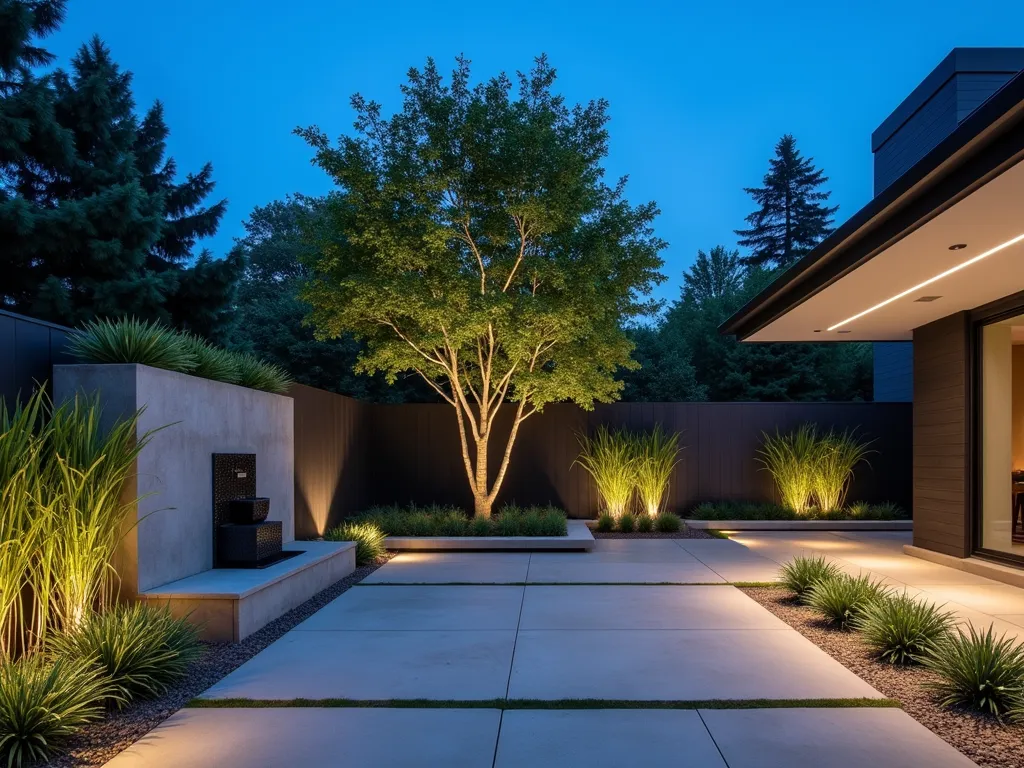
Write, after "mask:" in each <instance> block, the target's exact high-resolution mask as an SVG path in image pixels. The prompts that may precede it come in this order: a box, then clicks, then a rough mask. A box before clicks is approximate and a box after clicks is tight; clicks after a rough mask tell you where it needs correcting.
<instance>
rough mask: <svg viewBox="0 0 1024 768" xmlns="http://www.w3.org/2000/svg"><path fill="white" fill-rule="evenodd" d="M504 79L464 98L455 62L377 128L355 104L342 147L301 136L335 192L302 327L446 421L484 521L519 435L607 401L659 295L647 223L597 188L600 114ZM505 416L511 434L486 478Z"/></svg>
mask: <svg viewBox="0 0 1024 768" xmlns="http://www.w3.org/2000/svg"><path fill="white" fill-rule="evenodd" d="M517 79H518V87H517V88H514V87H513V83H512V81H511V79H510V78H507V77H506V76H505V75H499V76H498V77H495V78H493V79H491V80H489V81H487V82H486V83H482V84H479V85H476V86H471V85H470V71H469V62H468V61H466V60H464V59H459V60H458V62H457V66H456V68H455V71H454V72H453V74H452V77H451V80H450V82H449V83H447V84H446V83H445V82H444V79H443V78H442V77H441V75H440V74H439V72H438V70H437V68H436V66H435V64H434V63H433V61H429V60H428V62H427V65H426V67H425V68H424V69H423V70H422V71H420V70H417V69H412V70H410V71H409V75H408V82H407V84H405V85H404V86H403V87H402V93H403V94H404V101H403V104H402V109H401V110H400V111H399V112H398V113H396V114H395V115H393V116H392V117H390V118H385V117H384V116H382V114H381V108H380V105H378V104H377V103H375V102H372V101H366V100H364V99H363V98H362V97H361V96H359V95H356V96H355V97H353V99H352V105H353V108H354V109H355V112H356V114H357V119H356V122H355V128H356V133H355V135H354V136H343V137H342V138H341V139H340V140H339V143H338V145H337V146H332V144H331V143H330V142H329V140H328V138H327V137H326V136H325V135H324V133H323V132H322V131H320V130H319V129H318V128H316V127H312V128H307V129H301V130H299V131H298V133H299V134H300V135H302V136H303V137H304V138H305V139H306V140H307V141H308V142H309V143H310V145H311V146H312V147H313V148H314V150H315V153H316V155H315V162H316V164H318V165H319V166H320V167H321V168H323V170H325V171H326V172H327V173H328V174H329V175H330V176H331V177H332V178H333V179H334V181H335V183H336V184H337V187H338V189H337V190H336V191H335V192H333V193H332V194H331V195H329V196H328V198H327V201H326V203H325V206H326V222H325V225H324V226H323V227H322V231H321V232H320V236H321V242H320V248H319V253H318V256H317V257H316V258H315V260H314V263H313V265H312V266H313V275H314V276H313V278H312V280H311V281H310V282H309V284H308V287H307V288H306V290H305V292H304V296H303V298H304V299H305V300H306V301H307V302H308V303H309V304H310V305H311V306H312V307H313V310H312V313H311V315H310V318H311V321H312V323H313V324H314V326H315V327H316V329H317V332H318V334H319V336H320V337H322V338H333V337H337V336H340V335H342V334H344V333H346V332H349V333H352V334H354V335H355V336H356V337H357V338H359V339H361V340H362V341H363V342H364V343H365V345H366V346H365V350H364V351H363V352H362V353H361V354H360V356H359V359H358V363H357V366H356V367H357V370H359V371H360V372H363V373H370V374H372V373H375V372H378V371H380V372H383V373H384V374H385V375H386V376H387V377H388V379H389V380H390V381H394V380H395V379H396V377H397V376H398V375H399V374H401V373H402V372H405V371H414V372H415V373H417V374H419V375H420V376H421V377H422V378H423V380H424V381H426V382H427V384H429V386H431V387H432V388H433V389H434V390H435V391H436V392H437V393H438V395H439V396H440V397H442V398H443V399H444V400H445V402H447V403H448V404H450V405H451V406H452V407H453V409H454V411H455V417H456V420H457V423H458V429H459V435H460V438H461V446H462V458H463V462H464V466H465V471H466V476H467V478H468V480H469V484H470V487H471V489H472V492H473V497H474V501H475V512H476V514H477V515H478V516H483V517H487V516H489V515H490V513H491V508H492V506H493V504H494V501H495V498H496V497H497V495H498V493H499V491H500V489H501V485H502V481H503V479H504V477H505V473H506V470H507V469H508V465H509V459H510V456H511V452H512V447H513V444H514V443H515V439H516V435H517V434H518V432H519V428H520V426H521V424H522V423H523V421H524V420H526V419H528V418H529V417H530V416H532V415H533V414H535V413H537V412H539V411H540V410H541V409H543V407H544V405H545V404H546V403H551V402H555V401H563V400H570V401H573V402H575V403H578V404H579V405H580V406H582V407H584V408H588V409H589V408H592V407H593V403H594V402H595V401H600V402H608V401H611V400H614V399H616V398H617V397H618V394H619V391H620V389H621V388H622V383H621V382H619V381H617V380H616V379H615V376H614V374H615V371H616V370H617V369H618V368H632V367H635V365H636V364H635V363H634V362H633V361H632V360H631V359H630V357H629V353H630V350H631V348H632V345H631V343H630V341H629V339H628V337H627V336H626V334H625V333H624V331H623V329H622V326H623V321H624V320H626V319H628V318H630V317H634V316H638V315H643V314H649V313H651V312H653V311H654V309H655V308H656V306H655V304H654V302H652V301H650V300H648V299H647V298H646V296H647V294H648V293H649V290H650V288H651V286H652V285H653V284H654V283H655V282H657V281H660V280H661V279H662V276H661V274H660V272H659V271H658V270H659V268H660V267H661V264H662V262H661V259H660V258H659V255H658V254H659V251H660V250H661V249H662V248H663V247H664V243H663V242H662V241H661V240H660V239H658V238H657V237H656V236H655V235H654V232H653V230H652V222H653V220H654V218H655V216H656V215H657V213H658V211H657V207H656V206H655V204H654V203H648V204H645V205H639V206H631V205H630V204H629V203H628V202H627V201H626V200H625V198H624V187H625V180H624V179H623V180H620V181H619V182H618V183H617V184H615V185H614V186H609V185H607V184H606V183H605V182H604V180H603V178H604V170H603V168H602V167H601V161H602V159H603V158H604V157H605V155H606V154H607V151H608V132H607V130H606V127H605V126H606V123H607V121H608V115H607V103H606V102H605V101H603V100H599V101H595V102H590V103H589V104H586V105H576V106H572V107H569V106H567V105H566V104H565V102H564V99H563V98H562V97H561V96H559V95H556V94H555V93H553V92H552V86H553V84H554V81H555V71H554V69H552V68H551V66H550V65H549V64H548V62H547V60H546V59H545V58H544V57H541V58H539V59H537V61H536V64H535V66H534V68H533V69H532V70H531V71H530V72H529V73H528V74H522V73H520V74H519V75H518V78H517ZM506 403H508V404H507V405H503V404H506ZM502 407H505V408H509V409H511V410H512V412H513V417H512V424H511V428H510V431H509V432H508V434H507V435H505V434H504V433H503V434H502V437H504V440H505V442H504V450H500V446H499V451H498V452H500V456H501V458H500V460H499V461H498V463H497V465H496V466H489V465H488V445H489V444H490V442H491V439H492V437H494V424H495V419H496V417H497V415H498V412H499V409H500V408H502ZM498 452H496V454H497V453H498Z"/></svg>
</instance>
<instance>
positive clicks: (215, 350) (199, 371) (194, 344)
mask: <svg viewBox="0 0 1024 768" xmlns="http://www.w3.org/2000/svg"><path fill="white" fill-rule="evenodd" d="M182 342H183V343H184V344H185V348H186V349H187V350H188V352H189V354H190V355H192V357H194V358H195V361H196V366H195V368H194V369H193V370H192V371H190V373H191V374H192V375H193V376H200V377H202V378H204V379H213V380H214V381H226V382H228V383H231V384H235V383H237V382H238V379H239V373H238V358H239V355H238V353H237V352H230V351H229V350H226V349H222V348H221V347H215V346H213V345H212V344H210V342H208V341H207V340H206V339H204V338H202V337H200V336H196V335H195V334H193V333H186V334H183V335H182Z"/></svg>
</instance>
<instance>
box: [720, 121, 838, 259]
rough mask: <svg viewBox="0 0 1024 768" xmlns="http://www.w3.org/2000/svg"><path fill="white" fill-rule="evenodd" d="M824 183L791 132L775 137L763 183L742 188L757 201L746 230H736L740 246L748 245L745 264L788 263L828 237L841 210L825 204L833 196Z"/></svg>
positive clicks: (824, 178)
mask: <svg viewBox="0 0 1024 768" xmlns="http://www.w3.org/2000/svg"><path fill="white" fill-rule="evenodd" d="M826 181H828V178H827V177H826V176H825V175H824V173H822V171H821V170H819V169H817V168H815V167H814V163H813V161H812V159H811V158H805V157H803V156H801V154H800V150H798V149H797V148H796V141H795V140H794V138H793V137H792V135H790V134H788V133H787V134H786V135H785V136H783V137H782V138H781V139H779V142H778V144H776V145H775V157H773V158H772V159H771V161H770V168H769V170H768V173H766V174H765V176H764V186H763V187H761V188H760V189H751V188H748V189H747V190H746V192H747V194H749V195H750V196H751V197H752V198H754V202H755V203H757V210H756V211H754V212H753V213H751V214H750V215H749V216H747V223H748V224H750V229H738V230H736V234H737V235H739V236H740V240H739V245H740V246H742V247H744V248H749V249H750V255H749V256H748V257H747V258H746V259H745V260H744V261H745V262H746V263H747V264H751V265H758V266H760V265H764V264H774V265H777V266H780V267H788V266H789V265H790V264H792V263H793V262H795V261H797V260H798V259H799V258H800V257H801V256H803V255H804V254H805V253H807V252H808V251H810V250H811V249H812V248H813V247H814V246H815V245H817V244H818V243H819V242H821V241H822V240H824V239H825V237H826V236H828V234H829V233H830V232H831V231H832V221H833V216H834V214H835V212H836V211H837V210H839V208H838V206H837V207H834V208H829V207H828V206H826V205H825V202H826V201H827V200H828V198H829V196H830V195H831V192H827V191H824V190H823V189H822V188H821V187H822V185H823V184H824V183H825V182H826Z"/></svg>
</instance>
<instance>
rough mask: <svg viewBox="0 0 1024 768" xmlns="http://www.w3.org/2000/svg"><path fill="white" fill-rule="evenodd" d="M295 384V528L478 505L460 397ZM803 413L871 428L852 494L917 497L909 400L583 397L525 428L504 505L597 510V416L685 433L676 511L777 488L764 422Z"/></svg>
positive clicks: (771, 424) (496, 454)
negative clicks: (591, 460) (374, 513)
mask: <svg viewBox="0 0 1024 768" xmlns="http://www.w3.org/2000/svg"><path fill="white" fill-rule="evenodd" d="M292 394H293V396H294V397H295V398H296V411H295V413H296V422H295V441H296V447H295V457H296V459H295V470H296V494H295V495H296V531H297V532H298V531H300V530H308V531H313V530H317V531H321V530H323V527H324V526H327V527H329V526H330V525H334V524H336V523H337V522H338V521H339V520H340V519H341V518H342V517H344V516H346V515H349V514H351V513H353V512H357V511H359V510H360V509H363V508H365V507H366V506H369V505H372V504H390V503H395V504H408V503H410V502H415V503H417V504H431V503H439V504H456V505H460V506H463V507H465V508H467V509H471V508H472V496H471V495H470V493H469V485H468V481H467V480H466V475H465V469H464V467H463V462H462V455H461V451H460V447H459V439H458V431H457V427H456V423H455V415H454V412H453V410H452V408H451V406H449V405H446V404H444V403H440V404H404V405H376V404H367V403H359V402H356V401H354V400H352V399H350V398H346V397H342V396H341V395H332V394H328V393H324V392H319V391H318V390H313V389H310V388H308V387H297V388H296V389H295V390H294V391H293V393H292ZM325 406H326V407H325ZM511 416H512V414H511V410H510V409H509V410H506V411H504V412H503V413H501V414H500V415H499V419H498V425H497V427H496V429H497V434H496V435H495V437H494V438H493V442H492V444H491V446H490V447H491V455H490V457H489V465H490V469H491V472H492V474H493V473H496V472H497V469H498V462H499V461H500V452H501V450H502V449H503V446H504V439H505V437H506V436H507V434H508V430H509V427H510V424H511ZM804 422H814V423H817V424H819V425H821V426H822V427H824V428H828V427H831V426H835V427H838V428H841V429H845V428H857V429H858V430H859V431H860V432H861V433H862V434H864V435H865V436H867V437H870V438H872V439H874V440H875V442H874V444H873V448H875V449H876V450H877V453H876V454H874V455H872V457H871V459H870V466H862V467H861V468H860V469H859V470H858V472H857V475H856V477H855V480H854V485H853V488H852V489H851V495H850V498H851V499H858V500H864V501H885V500H891V501H895V502H897V503H899V504H901V505H903V506H904V507H906V508H908V509H909V508H910V503H911V406H910V404H908V403H616V404H613V405H601V406H597V407H596V408H595V410H594V411H592V412H589V413H588V412H587V411H584V410H582V409H581V408H578V407H576V406H574V405H569V404H557V405H550V406H548V407H547V408H546V409H545V410H544V412H543V413H541V414H538V415H536V416H533V417H531V418H529V419H527V420H526V422H524V424H523V426H522V427H521V429H520V433H519V437H518V439H517V441H516V443H515V447H514V449H513V452H512V461H511V464H510V466H509V470H508V474H507V475H506V477H505V482H504V484H503V486H502V493H501V496H500V499H499V505H500V504H502V503H508V502H516V503H519V504H547V503H551V504H556V505H558V506H560V507H562V508H564V509H565V510H567V511H568V512H569V514H570V515H571V516H573V517H584V518H586V517H593V516H594V515H595V514H596V512H597V506H598V498H597V493H596V490H595V489H594V487H593V483H592V481H591V480H590V477H589V476H588V475H587V474H586V472H584V471H583V470H582V469H580V468H579V467H574V466H573V462H574V461H575V459H576V457H577V455H578V453H579V445H578V442H577V437H576V436H577V434H579V433H581V432H587V431H592V430H593V429H595V428H596V427H597V426H598V425H599V424H608V425H611V426H620V425H621V426H627V427H629V428H630V429H650V428H652V427H653V426H654V425H655V424H659V423H660V424H661V425H662V426H663V427H664V428H665V429H667V430H670V431H672V432H681V433H682V440H681V442H682V443H683V445H684V446H685V449H684V450H683V452H682V454H681V457H680V458H681V461H680V463H679V465H678V467H677V468H676V472H675V474H674V477H673V479H672V482H671V486H670V490H669V499H668V505H669V508H671V509H673V510H675V511H677V512H685V511H686V510H688V509H689V508H690V507H692V506H693V505H694V504H697V503H699V502H701V501H713V500H725V499H731V500H737V501H742V500H768V499H772V498H773V496H774V487H773V485H772V481H771V477H770V476H769V475H768V473H767V472H765V471H763V470H761V468H760V464H759V463H758V462H757V460H756V453H757V449H758V447H759V446H760V444H761V433H762V432H774V431H775V430H776V429H780V430H783V431H785V430H789V429H792V428H794V427H796V426H799V425H800V424H802V423H804ZM325 446H326V447H325ZM338 446H344V448H343V449H342V448H339V447H338ZM310 489H318V490H315V491H313V490H310ZM303 499H306V501H302V500H303ZM328 499H329V500H330V501H328ZM324 510H326V517H325V513H324ZM300 518H305V519H300ZM325 519H326V520H327V522H326V523H325V522H324V520H325Z"/></svg>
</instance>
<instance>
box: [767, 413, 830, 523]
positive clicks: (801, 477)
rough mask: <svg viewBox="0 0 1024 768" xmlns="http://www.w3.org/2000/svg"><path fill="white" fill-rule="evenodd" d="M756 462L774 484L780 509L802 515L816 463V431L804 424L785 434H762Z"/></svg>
mask: <svg viewBox="0 0 1024 768" xmlns="http://www.w3.org/2000/svg"><path fill="white" fill-rule="evenodd" d="M763 438H764V440H763V443H762V445H761V448H760V450H759V451H758V461H760V462H761V463H762V464H763V465H764V467H765V469H767V470H768V471H769V472H770V473H771V475H772V478H773V479H774V480H775V487H776V488H777V489H778V491H779V497H780V498H781V500H782V505H783V506H784V507H787V508H788V509H792V510H793V511H794V512H795V513H797V514H798V515H803V514H805V513H806V512H808V510H809V509H810V506H811V498H812V495H813V493H814V483H815V475H816V471H817V470H816V463H817V459H818V437H817V430H816V429H815V427H814V426H813V425H811V424H804V425H803V426H801V427H800V428H799V429H797V430H796V431H794V432H790V433H788V434H785V435H784V434H781V433H780V432H776V433H775V435H774V436H773V435H769V434H767V433H764V435H763Z"/></svg>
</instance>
